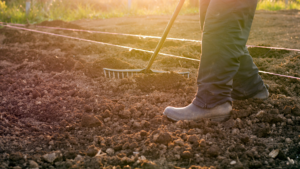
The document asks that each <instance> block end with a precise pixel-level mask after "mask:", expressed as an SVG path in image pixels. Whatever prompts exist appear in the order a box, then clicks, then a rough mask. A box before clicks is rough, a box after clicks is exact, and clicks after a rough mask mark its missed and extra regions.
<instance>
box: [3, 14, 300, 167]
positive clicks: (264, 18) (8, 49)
mask: <svg viewBox="0 0 300 169" xmlns="http://www.w3.org/2000/svg"><path fill="white" fill-rule="evenodd" d="M299 18H300V14H299V11H280V12H262V11H258V12H257V15H256V17H255V20H254V24H253V29H252V32H251V35H250V38H249V42H248V44H251V45H269V46H280V47H289V48H299V43H300V42H299V37H300V35H299V34H300V33H299V32H300V31H299V23H300V22H299ZM168 19H169V16H149V17H137V18H118V19H108V20H97V21H76V22H73V23H72V24H68V23H63V22H59V21H53V22H50V23H43V24H45V25H48V26H59V27H68V28H83V29H93V30H101V31H110V32H122V33H134V34H145V35H157V36H159V35H161V33H162V31H163V29H164V27H165V25H166V24H167V21H168ZM43 30H44V29H43ZM47 31H50V30H47ZM53 32H55V33H59V34H66V35H70V36H76V37H82V38H86V39H91V40H96V41H102V42H109V43H114V44H121V45H128V46H132V47H137V48H143V49H148V50H153V49H154V48H155V45H156V43H157V40H151V39H150V40H149V39H138V38H132V37H121V36H112V35H101V34H90V33H83V32H82V33H78V32H67V31H53ZM169 37H178V38H190V39H201V32H200V31H199V24H198V16H196V15H191V16H180V17H179V18H178V20H177V21H176V23H175V25H174V27H173V29H172V31H171V32H170V36H169ZM0 42H1V46H0V77H1V78H0V84H1V85H0V119H1V120H0V168H37V167H40V168H126V169H127V168H153V169H154V168H193V169H194V168H209V167H210V168H299V167H300V160H299V156H300V135H299V132H300V126H299V123H300V104H299V95H300V83H299V81H298V80H293V79H287V78H282V77H276V76H271V75H262V77H263V79H264V81H265V83H267V84H269V86H270V95H271V96H270V98H269V99H267V100H265V101H260V100H252V99H250V100H244V101H235V102H234V103H233V106H234V110H233V111H232V113H231V118H230V119H229V120H228V121H226V122H220V123H216V122H211V121H210V120H206V119H204V120H202V121H200V122H193V121H179V122H176V123H175V122H172V121H170V120H168V119H167V118H166V117H164V116H162V112H163V110H164V108H165V107H166V106H168V105H171V106H185V105H187V104H189V103H190V102H191V101H192V99H193V98H194V95H195V92H196V83H195V81H196V74H197V68H198V64H199V63H197V62H196V63H195V62H190V61H184V60H179V59H174V58H167V57H162V56H160V57H158V59H157V61H156V62H155V64H154V65H153V67H154V68H155V69H158V70H170V71H190V72H191V78H190V79H186V78H184V77H182V76H180V75H177V74H174V73H171V74H157V75H139V76H135V77H132V78H126V79H122V80H121V79H107V78H105V77H103V73H102V68H103V67H108V68H142V67H144V66H145V65H146V64H147V61H148V59H149V57H150V56H149V55H148V54H145V53H140V52H137V51H124V50H122V49H118V48H112V47H107V46H101V45H96V44H91V43H85V42H79V41H75V40H67V39H63V38H57V37H51V36H48V35H41V34H35V33H29V32H24V31H17V30H12V29H7V28H2V29H0ZM162 52H165V53H172V54H176V55H182V56H185V57H190V58H198V59H199V58H200V54H201V47H200V45H199V44H197V43H191V42H188V43H187V42H185V43H183V42H176V41H174V42H173V41H167V42H166V44H165V47H164V48H163V50H162ZM250 53H251V54H252V56H253V58H254V62H255V63H256V64H257V66H258V67H259V69H260V70H264V71H270V72H275V73H281V74H286V75H292V76H297V77H300V67H299V66H300V60H299V59H300V54H299V53H296V52H287V51H282V50H269V49H259V48H252V49H250ZM272 155H273V157H271V156H272Z"/></svg>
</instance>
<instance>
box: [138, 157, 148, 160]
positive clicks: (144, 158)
mask: <svg viewBox="0 0 300 169" xmlns="http://www.w3.org/2000/svg"><path fill="white" fill-rule="evenodd" d="M139 159H140V160H147V159H146V157H145V156H141V157H140V158H139Z"/></svg>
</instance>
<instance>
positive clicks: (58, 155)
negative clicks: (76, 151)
mask: <svg viewBox="0 0 300 169" xmlns="http://www.w3.org/2000/svg"><path fill="white" fill-rule="evenodd" d="M61 157H62V154H61V152H60V151H55V152H53V153H50V154H45V155H43V156H42V158H43V160H45V161H47V162H49V163H53V162H54V161H55V160H57V159H59V158H61Z"/></svg>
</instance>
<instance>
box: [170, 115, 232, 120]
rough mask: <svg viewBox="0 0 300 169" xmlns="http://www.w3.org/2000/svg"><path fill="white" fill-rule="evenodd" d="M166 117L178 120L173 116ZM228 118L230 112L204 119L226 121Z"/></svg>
mask: <svg viewBox="0 0 300 169" xmlns="http://www.w3.org/2000/svg"><path fill="white" fill-rule="evenodd" d="M167 118H169V119H171V120H173V121H179V120H177V119H175V118H172V117H169V116H167ZM229 118H230V114H226V115H220V116H215V117H211V118H205V119H210V120H211V121H215V122H222V121H226V120H228V119H229ZM200 120H201V119H197V120H192V121H200Z"/></svg>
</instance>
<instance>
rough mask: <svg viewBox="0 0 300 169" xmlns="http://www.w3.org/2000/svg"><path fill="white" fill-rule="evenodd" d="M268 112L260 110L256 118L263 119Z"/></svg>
mask: <svg viewBox="0 0 300 169" xmlns="http://www.w3.org/2000/svg"><path fill="white" fill-rule="evenodd" d="M265 114H266V112H265V111H264V110H260V111H259V112H258V113H257V114H256V115H255V116H256V117H257V118H258V119H261V118H263V117H264V116H265Z"/></svg>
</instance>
